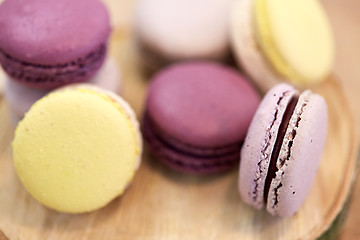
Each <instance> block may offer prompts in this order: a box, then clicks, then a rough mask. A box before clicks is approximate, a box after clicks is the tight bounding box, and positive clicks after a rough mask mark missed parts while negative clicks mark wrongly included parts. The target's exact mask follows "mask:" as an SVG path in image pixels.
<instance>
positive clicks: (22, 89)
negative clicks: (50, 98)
mask: <svg viewBox="0 0 360 240" xmlns="http://www.w3.org/2000/svg"><path fill="white" fill-rule="evenodd" d="M86 83H88V84H94V85H96V86H98V87H100V88H103V89H106V90H108V91H112V92H114V93H119V92H120V90H121V83H122V81H121V77H120V72H119V69H118V67H117V66H116V62H115V60H114V59H113V58H110V57H108V58H106V60H105V63H104V65H103V66H101V68H100V69H99V71H98V72H97V73H96V74H95V75H94V76H92V77H91V78H90V79H88V80H87V82H86ZM4 92H5V93H4V95H5V99H6V102H7V105H8V107H9V112H10V116H11V118H12V120H13V122H14V123H15V124H17V123H18V121H20V120H21V119H22V118H23V117H24V115H25V113H26V112H27V111H28V110H29V109H30V107H31V106H32V105H33V104H34V103H35V102H36V101H37V100H39V99H40V98H42V97H44V96H45V95H46V94H48V93H49V92H51V90H45V89H36V88H31V87H28V86H26V85H24V84H22V83H20V82H18V81H14V80H11V79H9V78H7V79H6V81H5V91H4Z"/></svg>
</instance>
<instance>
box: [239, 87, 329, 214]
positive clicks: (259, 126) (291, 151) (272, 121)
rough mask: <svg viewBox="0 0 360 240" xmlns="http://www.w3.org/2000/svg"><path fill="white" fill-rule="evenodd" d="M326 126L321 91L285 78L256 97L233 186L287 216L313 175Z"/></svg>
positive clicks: (255, 202) (257, 205) (246, 198)
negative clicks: (297, 87) (297, 86)
mask: <svg viewBox="0 0 360 240" xmlns="http://www.w3.org/2000/svg"><path fill="white" fill-rule="evenodd" d="M327 126H328V112H327V105H326V102H325V100H324V98H323V97H321V96H320V95H318V94H315V93H312V92H311V91H310V90H306V91H304V92H302V93H299V92H298V91H297V90H295V89H294V88H293V87H292V86H290V85H288V84H284V83H283V84H279V85H276V86H275V87H274V88H272V89H271V90H270V91H269V92H268V93H267V94H266V95H265V97H264V99H263V100H262V102H261V104H260V106H259V108H258V109H257V111H256V113H255V116H254V118H253V120H252V122H251V125H250V127H249V131H248V133H247V136H246V139H245V142H244V145H243V147H242V150H241V159H240V171H239V192H240V195H241V197H242V199H243V201H244V202H245V203H247V204H250V205H252V206H253V207H255V208H257V209H260V208H262V207H266V210H267V211H268V212H269V213H270V214H272V215H278V216H282V217H289V216H292V215H293V214H295V213H296V212H297V211H298V209H299V208H300V207H301V205H302V204H303V202H304V200H305V199H306V196H307V195H308V192H309V190H310V188H311V186H312V183H313V180H314V177H315V175H316V172H317V169H318V167H319V163H320V160H321V156H322V153H323V149H324V146H325V141H326V135H327Z"/></svg>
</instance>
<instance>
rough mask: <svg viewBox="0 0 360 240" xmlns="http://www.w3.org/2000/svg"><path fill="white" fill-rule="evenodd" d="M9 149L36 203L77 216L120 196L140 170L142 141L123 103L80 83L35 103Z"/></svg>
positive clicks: (106, 93)
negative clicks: (11, 148)
mask: <svg viewBox="0 0 360 240" xmlns="http://www.w3.org/2000/svg"><path fill="white" fill-rule="evenodd" d="M12 147H13V154H14V165H15V169H16V172H17V174H18V176H19V178H20V180H21V182H22V184H23V185H24V187H25V188H26V189H27V191H28V192H29V193H30V194H31V195H32V196H33V197H34V198H35V199H36V200H38V201H39V202H40V203H42V204H44V205H45V206H47V207H49V208H52V209H55V210H57V211H61V212H69V213H82V212H89V211H92V210H96V209H98V208H101V207H103V206H105V205H106V204H108V203H109V202H110V201H111V200H113V199H114V198H116V197H117V196H120V195H121V194H122V193H123V192H124V190H125V189H126V187H127V186H128V185H129V184H130V182H131V181H132V179H133V177H134V174H135V172H136V170H137V169H138V167H139V164H140V157H141V151H142V140H141V135H140V131H139V124H138V122H137V120H136V117H135V114H134V112H133V110H132V109H131V107H130V106H129V105H128V104H127V103H126V102H125V101H124V100H123V99H122V98H120V97H119V96H117V95H116V94H114V93H112V92H110V91H106V90H102V89H100V88H97V87H94V86H92V85H87V84H79V85H76V86H71V87H66V88H62V89H59V90H57V91H55V92H53V93H50V94H49V95H47V96H45V97H43V98H41V99H40V100H39V101H37V102H36V103H35V104H34V105H33V106H32V107H31V109H30V110H29V111H28V112H27V113H26V115H25V117H24V119H23V120H22V121H21V122H20V123H19V124H18V127H17V128H16V131H15V137H14V140H13V143H12Z"/></svg>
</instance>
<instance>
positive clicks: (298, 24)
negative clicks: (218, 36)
mask: <svg viewBox="0 0 360 240" xmlns="http://www.w3.org/2000/svg"><path fill="white" fill-rule="evenodd" d="M231 34H232V37H231V40H232V46H233V49H234V52H235V55H236V58H237V60H238V62H239V64H240V65H241V66H242V67H243V68H244V70H245V71H246V72H247V73H248V74H249V75H250V76H251V77H252V78H253V80H254V81H255V82H256V84H257V85H258V86H259V88H260V89H261V90H263V91H264V92H265V91H267V90H268V89H270V88H271V87H272V86H273V85H275V84H276V83H279V82H280V81H284V80H287V81H290V82H291V83H293V84H295V85H296V86H298V87H300V88H306V87H311V86H312V85H314V84H318V83H320V82H322V81H324V80H325V79H326V78H327V77H328V76H329V74H330V72H331V69H332V65H333V62H334V40H333V35H332V31H331V26H330V23H329V21H328V19H327V16H326V13H325V11H324V9H323V8H322V6H321V4H320V2H319V1H316V0H293V1H287V0H238V1H237V2H236V4H235V7H234V8H233V12H232V27H231Z"/></svg>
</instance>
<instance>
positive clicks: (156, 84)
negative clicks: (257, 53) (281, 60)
mask: <svg viewBox="0 0 360 240" xmlns="http://www.w3.org/2000/svg"><path fill="white" fill-rule="evenodd" d="M259 102H260V99H259V95H258V94H257V92H256V91H255V90H254V88H253V87H252V86H251V85H250V84H249V83H248V82H247V81H246V80H245V79H244V78H243V77H242V76H241V75H239V73H238V72H236V71H235V70H233V69H231V68H228V67H225V66H223V65H220V64H216V63H211V62H187V63H180V64H175V65H172V66H170V67H168V68H166V69H164V70H162V71H161V72H159V73H158V74H157V75H156V76H155V77H154V78H153V79H152V82H151V84H150V87H149V92H148V97H147V102H146V111H145V116H144V119H143V132H144V137H145V139H146V141H147V143H148V146H149V148H150V150H151V151H152V152H153V154H154V155H155V156H156V157H157V159H158V160H160V161H162V162H163V163H165V164H166V165H168V166H170V167H172V168H174V169H177V170H180V171H183V172H187V173H214V172H220V171H223V170H226V169H229V168H231V167H232V166H234V165H235V164H236V163H237V162H238V161H239V154H240V147H241V144H242V142H243V140H244V138H245V135H246V132H247V129H248V126H249V124H250V122H251V119H252V117H253V115H254V113H255V111H256V108H257V106H258V104H259Z"/></svg>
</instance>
